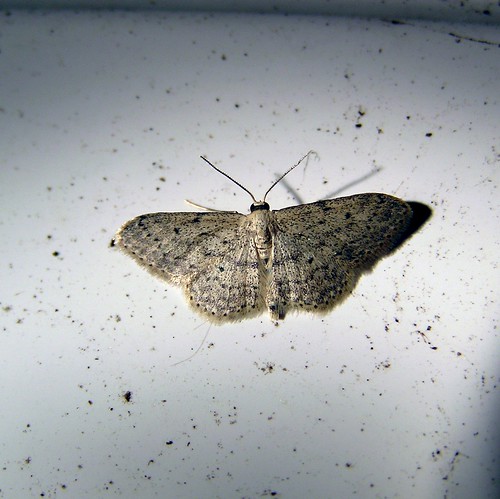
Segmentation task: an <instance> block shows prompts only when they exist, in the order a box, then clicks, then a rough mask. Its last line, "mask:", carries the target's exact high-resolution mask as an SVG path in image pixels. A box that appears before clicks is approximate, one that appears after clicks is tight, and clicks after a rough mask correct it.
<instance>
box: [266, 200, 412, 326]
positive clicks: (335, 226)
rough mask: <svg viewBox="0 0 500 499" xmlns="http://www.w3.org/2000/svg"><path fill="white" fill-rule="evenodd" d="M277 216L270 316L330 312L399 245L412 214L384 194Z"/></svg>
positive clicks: (324, 203) (299, 208) (305, 207)
mask: <svg viewBox="0 0 500 499" xmlns="http://www.w3.org/2000/svg"><path fill="white" fill-rule="evenodd" d="M273 214H274V216H275V224H276V229H275V238H274V255H273V265H272V277H271V278H270V282H269V285H268V289H267V296H266V302H267V304H268V307H269V310H270V313H271V315H273V316H274V317H275V318H284V316H285V315H286V312H287V310H290V309H303V310H309V311H325V312H326V311H328V310H330V309H331V308H333V307H334V306H335V305H336V304H337V303H339V302H340V301H341V300H342V299H343V298H344V297H345V296H346V295H347V293H348V292H350V291H351V290H352V289H353V287H354V286H355V284H356V282H357V280H358V278H359V276H360V274H361V273H362V272H363V271H364V270H367V269H368V268H370V266H372V265H373V264H374V263H375V262H376V261H377V260H378V259H379V258H381V257H383V256H384V255H386V254H387V253H389V252H390V251H391V250H392V249H393V248H394V247H395V245H396V244H397V243H398V242H399V241H400V238H401V236H402V234H403V233H404V231H405V229H406V227H407V226H408V224H409V222H410V220H411V216H412V212H411V208H410V207H409V205H408V204H407V203H405V202H404V201H402V200H400V199H398V198H395V197H393V196H389V195H386V194H375V193H373V194H372V193H368V194H358V195H355V196H348V197H343V198H337V199H331V200H325V201H318V202H316V203H311V204H305V205H300V206H294V207H290V208H284V209H282V210H278V211H275V212H273Z"/></svg>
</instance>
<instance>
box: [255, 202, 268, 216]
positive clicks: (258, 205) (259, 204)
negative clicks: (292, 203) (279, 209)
mask: <svg viewBox="0 0 500 499" xmlns="http://www.w3.org/2000/svg"><path fill="white" fill-rule="evenodd" d="M269 209H270V206H269V205H268V204H267V203H266V202H265V201H257V202H256V203H252V205H251V206H250V213H253V212H254V211H259V210H266V211H269Z"/></svg>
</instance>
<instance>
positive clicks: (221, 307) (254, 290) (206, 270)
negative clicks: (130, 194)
mask: <svg viewBox="0 0 500 499" xmlns="http://www.w3.org/2000/svg"><path fill="white" fill-rule="evenodd" d="M247 226H248V223H247V220H246V217H245V215H242V214H240V213H236V212H213V213H150V214H146V215H140V216H138V217H136V218H134V219H132V220H130V221H128V222H126V223H125V224H124V225H123V226H122V228H121V229H120V230H119V231H118V233H117V235H116V239H115V240H116V243H117V245H118V246H119V247H120V249H122V250H123V251H124V252H125V253H126V254H128V255H129V256H131V257H132V258H133V259H134V260H136V261H137V262H138V263H139V264H140V265H142V266H144V267H145V268H146V269H147V270H149V271H150V272H151V273H153V274H154V275H156V276H158V277H160V278H162V279H163V280H165V281H167V282H169V283H172V284H176V285H179V286H181V287H182V288H183V289H184V292H185V294H186V297H187V299H188V302H189V304H190V306H191V307H192V308H193V309H194V310H195V311H196V312H198V313H200V314H202V315H204V316H205V317H206V318H208V319H209V320H211V321H213V322H226V321H237V320H241V319H243V318H246V317H249V316H255V315H258V314H260V313H262V311H263V307H264V305H263V299H262V296H261V294H262V293H261V292H260V287H261V280H260V272H259V265H258V259H257V254H256V251H255V246H254V244H252V239H251V234H249V233H248V229H247Z"/></svg>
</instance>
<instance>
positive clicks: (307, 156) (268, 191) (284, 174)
mask: <svg viewBox="0 0 500 499" xmlns="http://www.w3.org/2000/svg"><path fill="white" fill-rule="evenodd" d="M311 154H315V155H316V156H317V155H318V154H317V153H316V152H315V151H312V150H311V151H309V152H308V153H307V154H304V156H302V158H300V159H299V160H298V161H297V163H295V164H294V165H293V166H291V167H290V168H288V170H287V171H286V172H285V173H283V175H281V177H278V179H277V180H276V181H275V182H274V183H273V185H271V187H269V189H267V191H266V193H265V194H264V199H263V200H262V201H265V200H266V197H267V195H268V194H269V193H270V192H271V189H272V188H273V187H274V186H275V185H276V184H278V183H279V182H281V181H282V180H283V179H284V178H285V177H286V176H287V175H288V174H289V173H290V172H291V171H292V170H294V169H295V168H297V166H299V165H300V163H302V161H304V160H305V159H306V158H307V159H308V160H309V156H310V155H311Z"/></svg>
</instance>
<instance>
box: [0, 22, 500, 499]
mask: <svg viewBox="0 0 500 499" xmlns="http://www.w3.org/2000/svg"><path fill="white" fill-rule="evenodd" d="M0 23H1V25H0V26H1V27H0V30H1V33H2V38H1V40H0V42H1V53H0V74H1V75H2V76H1V85H0V120H1V121H0V127H1V130H0V141H1V143H0V165H1V170H0V202H1V209H2V211H1V218H0V229H1V233H2V248H3V251H2V262H1V266H0V282H1V283H2V284H1V292H0V293H1V294H0V302H1V303H0V305H1V312H0V313H1V330H0V373H1V375H0V393H1V397H2V410H1V411H0V429H1V432H2V437H1V441H0V495H1V496H2V497H6V498H11V497H40V496H41V495H42V494H43V496H44V497H58V496H60V495H64V496H65V497H112V496H121V497H153V496H159V497H266V496H272V495H274V496H275V497H305V496H310V497H349V496H353V495H356V496H357V497H405V498H407V497H418V498H422V497H429V498H430V497H433V498H434V497H472V496H474V497H492V498H493V497H497V496H498V492H499V491H498V473H497V472H498V451H497V449H498V447H499V442H498V424H497V419H496V416H497V415H498V408H499V407H498V405H499V404H498V393H497V388H496V387H497V382H498V355H497V352H498V341H497V324H498V304H497V298H498V292H499V284H498V282H499V275H498V269H497V265H498V251H499V245H498V236H497V234H496V233H497V231H498V228H499V224H498V208H499V206H498V205H499V203H498V192H497V191H498V179H499V175H498V166H499V163H498V161H499V153H498V144H499V140H498V139H499V133H498V116H499V106H498V98H499V87H498V79H499V76H500V70H499V48H498V44H499V43H500V39H499V36H498V29H496V28H493V27H478V26H466V25H445V24H430V23H428V24H418V23H414V22H412V23H411V24H408V25H394V24H390V23H386V22H382V21H375V20H373V21H367V20H356V19H351V20H347V19H335V18H322V17H307V18H300V17H293V16H289V17H279V16H275V17H273V16H239V15H203V14H198V15H188V14H160V13H150V14H124V13H112V14H107V13H99V14H97V13H80V14H74V13H63V14H46V13H38V14H26V13H19V12H13V13H12V14H11V15H8V16H6V15H3V16H2V18H1V19H0ZM450 32H451V33H454V35H450V34H449V33H450ZM356 125H361V126H356ZM429 134H431V135H429ZM309 149H314V150H315V151H317V152H318V154H319V156H320V161H317V162H312V163H310V164H309V165H308V167H307V168H306V169H305V170H303V169H302V170H301V169H298V170H296V171H295V172H294V173H293V174H292V175H290V176H289V177H288V178H287V184H286V185H281V186H277V187H276V188H275V189H274V190H273V192H272V194H271V195H270V196H269V198H268V201H269V202H270V204H271V206H272V207H273V208H275V209H276V208H281V207H284V206H287V205H290V204H293V203H295V202H296V200H295V199H294V198H293V196H292V189H293V190H295V191H297V193H298V194H299V195H300V197H301V200H302V201H303V202H310V201H315V200H317V199H320V198H325V197H328V196H331V195H332V193H334V192H336V191H337V190H338V189H342V188H343V187H345V186H349V185H350V184H351V183H352V182H356V181H358V180H360V179H361V181H360V182H358V183H355V184H354V185H352V186H351V187H347V188H346V189H344V190H343V191H342V195H347V194H352V193H355V192H368V191H381V192H386V193H391V194H395V195H397V196H399V197H402V198H404V199H406V200H412V201H418V202H421V203H424V204H427V205H428V206H430V207H431V208H432V209H433V212H434V213H433V217H432V218H431V219H430V220H429V221H428V222H427V224H425V225H424V226H423V227H422V228H421V230H420V231H419V232H418V233H416V234H415V235H414V236H413V238H411V239H410V240H408V241H407V242H406V244H405V245H404V246H403V247H402V248H400V249H399V251H398V252H396V253H395V254H394V255H392V256H391V257H390V258H388V259H386V260H384V261H383V262H381V263H380V264H379V265H378V266H377V267H376V268H375V270H374V272H373V273H372V274H370V275H367V276H365V277H364V278H362V280H361V282H360V283H359V285H358V287H357V288H356V290H355V292H354V295H353V296H352V297H351V298H350V299H349V300H347V301H346V302H345V303H344V304H343V305H342V306H341V307H339V308H337V309H335V310H334V311H333V312H332V313H331V314H329V315H328V316H326V317H313V316H292V317H289V318H287V320H286V321H285V322H283V323H280V324H279V325H278V326H276V325H275V324H273V323H271V322H270V320H269V319H268V318H267V317H264V316H263V317H261V318H259V319H255V320H251V321H247V322H243V323H241V324H232V325H227V326H223V327H211V328H210V329H209V327H208V325H207V324H206V323H204V322H203V321H202V320H201V319H199V318H198V317H197V316H194V315H193V314H192V313H191V312H190V311H189V310H188V308H187V306H186V304H185V303H184V301H183V298H182V294H181V292H180V291H178V290H177V289H174V288H171V287H168V286H166V285H164V284H163V283H162V282H160V281H157V280H154V279H153V278H152V277H151V276H150V275H149V274H147V273H146V272H144V271H143V270H142V269H140V268H139V267H137V266H136V265H135V263H134V262H133V261H131V260H130V259H128V258H127V257H126V256H124V255H122V254H120V253H118V252H117V251H115V250H114V249H112V248H109V247H108V244H109V241H110V239H111V237H112V236H113V234H114V232H115V231H116V230H117V229H118V228H119V226H120V225H121V224H122V223H123V222H124V221H126V220H127V219H129V218H131V217H133V216H136V215H138V214H140V213H146V212H151V211H182V210H186V209H188V208H186V207H185V205H184V203H183V200H184V199H185V198H189V199H193V200H195V201H197V202H199V203H201V204H206V205H210V206H214V207H217V208H220V209H229V210H238V211H240V212H246V210H247V209H248V206H249V204H250V202H251V200H250V198H249V197H248V196H247V195H246V194H245V193H244V192H243V191H240V190H238V188H237V187H236V186H234V185H232V184H230V183H229V182H228V181H226V179H224V178H223V177H221V176H219V175H217V174H216V173H215V172H213V171H212V170H210V169H209V168H207V167H206V165H205V164H204V163H203V162H202V161H201V160H200V159H199V158H198V156H199V155H200V154H204V155H207V156H208V157H209V158H210V159H211V160H212V161H215V162H217V164H218V166H219V167H221V168H223V169H225V170H226V171H227V172H228V173H229V174H231V175H233V176H234V177H235V178H236V179H237V180H238V181H240V182H241V183H243V184H244V185H245V186H247V187H248V188H249V189H251V190H252V191H253V192H254V193H255V195H256V197H259V196H261V195H262V194H263V192H265V190H266V189H267V187H268V186H269V185H270V183H271V182H272V181H273V180H274V178H275V174H276V173H280V172H283V171H284V170H285V169H286V168H288V167H289V166H290V165H291V164H293V163H295V162H296V161H297V159H298V158H300V156H301V155H303V154H304V153H305V152H307V151H308V150H309ZM374 166H378V167H382V169H381V171H379V172H378V173H377V174H374V175H372V176H369V177H368V178H366V179H364V176H365V175H366V174H367V173H369V172H370V171H371V169H372V168H373V167H374ZM287 186H288V187H287ZM207 330H208V337H207V339H206V341H205V343H204V344H203V347H202V349H201V350H200V351H199V352H198V353H197V354H196V355H195V356H194V358H192V359H191V360H188V361H185V362H182V363H180V364H178V365H174V364H175V363H176V362H179V361H182V360H184V359H186V358H188V357H189V356H190V355H191V354H192V353H193V352H194V351H195V350H196V349H197V348H198V347H199V345H200V344H201V343H202V341H203V338H204V336H205V334H206V332H207ZM421 333H425V337H424V336H423V335H422V334H421ZM127 391H131V392H132V398H131V400H130V402H127V401H126V400H125V399H124V397H123V394H124V393H125V392H127Z"/></svg>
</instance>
